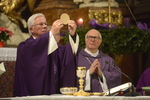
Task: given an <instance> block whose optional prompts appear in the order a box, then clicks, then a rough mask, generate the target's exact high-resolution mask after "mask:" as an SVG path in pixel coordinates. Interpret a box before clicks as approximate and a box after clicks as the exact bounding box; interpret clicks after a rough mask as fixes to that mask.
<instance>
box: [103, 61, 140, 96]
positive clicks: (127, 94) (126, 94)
mask: <svg viewBox="0 0 150 100" xmlns="http://www.w3.org/2000/svg"><path fill="white" fill-rule="evenodd" d="M105 63H106V64H109V65H110V63H109V62H108V61H105ZM110 66H112V65H110ZM112 67H113V66H112ZM113 68H114V69H115V70H117V71H118V72H120V73H121V74H123V75H124V76H125V77H126V78H128V79H129V80H130V82H131V89H130V91H129V92H127V93H125V94H123V96H140V95H141V94H140V93H138V92H135V91H134V85H133V82H132V80H131V78H130V77H129V76H128V75H126V74H125V73H123V72H122V71H120V70H118V69H117V68H116V67H113ZM109 92H110V90H109Z"/></svg>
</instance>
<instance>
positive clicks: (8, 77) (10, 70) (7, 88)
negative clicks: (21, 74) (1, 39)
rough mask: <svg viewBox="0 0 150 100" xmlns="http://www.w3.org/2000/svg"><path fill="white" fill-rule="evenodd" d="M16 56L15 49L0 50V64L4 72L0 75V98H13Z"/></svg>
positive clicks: (5, 48) (4, 48)
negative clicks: (2, 64) (2, 63)
mask: <svg viewBox="0 0 150 100" xmlns="http://www.w3.org/2000/svg"><path fill="white" fill-rule="evenodd" d="M16 55H17V48H9V47H3V48H0V63H1V62H4V66H5V70H6V72H4V73H3V74H2V75H0V98H1V97H12V96H13V85H14V74H15V62H16Z"/></svg>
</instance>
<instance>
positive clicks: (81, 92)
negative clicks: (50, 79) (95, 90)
mask: <svg viewBox="0 0 150 100" xmlns="http://www.w3.org/2000/svg"><path fill="white" fill-rule="evenodd" d="M73 95H74V96H90V93H88V92H85V91H83V90H79V91H78V92H75V93H74V94H73Z"/></svg>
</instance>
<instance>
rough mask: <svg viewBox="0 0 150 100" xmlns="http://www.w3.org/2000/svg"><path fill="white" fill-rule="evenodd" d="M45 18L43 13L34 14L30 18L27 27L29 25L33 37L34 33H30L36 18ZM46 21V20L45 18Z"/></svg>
mask: <svg viewBox="0 0 150 100" xmlns="http://www.w3.org/2000/svg"><path fill="white" fill-rule="evenodd" d="M40 16H41V17H44V18H45V16H44V14H42V13H37V14H33V15H32V16H31V17H29V19H28V21H27V25H28V31H29V34H30V35H31V34H32V33H31V32H30V28H31V27H32V26H33V23H34V21H35V18H37V17H40ZM45 19H46V18H45Z"/></svg>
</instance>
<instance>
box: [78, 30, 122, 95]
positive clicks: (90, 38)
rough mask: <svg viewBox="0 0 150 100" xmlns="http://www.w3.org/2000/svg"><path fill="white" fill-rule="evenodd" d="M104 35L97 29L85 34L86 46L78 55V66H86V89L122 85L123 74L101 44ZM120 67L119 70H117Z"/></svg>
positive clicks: (105, 89)
mask: <svg viewBox="0 0 150 100" xmlns="http://www.w3.org/2000/svg"><path fill="white" fill-rule="evenodd" d="M101 42H102V36H101V34H100V32H99V31H97V30H95V29H91V30H89V31H88V32H87V33H86V35H85V43H86V48H84V49H82V50H81V51H80V53H79V55H78V63H77V67H86V69H87V72H86V77H85V84H84V90H85V91H89V92H103V91H108V90H109V89H111V88H113V87H116V86H118V85H121V80H122V76H121V73H120V72H119V71H118V70H120V68H119V67H117V65H116V64H115V63H114V60H113V59H112V58H111V57H109V56H108V55H106V54H104V53H103V52H102V51H101V49H99V46H100V44H101ZM116 69H118V70H116Z"/></svg>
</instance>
